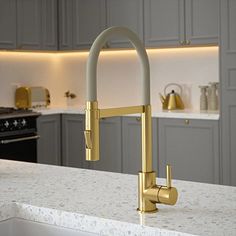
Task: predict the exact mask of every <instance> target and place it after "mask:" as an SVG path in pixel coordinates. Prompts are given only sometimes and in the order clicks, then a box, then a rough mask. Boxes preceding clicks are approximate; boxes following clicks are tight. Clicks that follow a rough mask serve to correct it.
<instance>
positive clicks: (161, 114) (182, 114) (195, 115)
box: [36, 107, 220, 120]
mask: <svg viewBox="0 0 236 236" xmlns="http://www.w3.org/2000/svg"><path fill="white" fill-rule="evenodd" d="M36 111H38V112H40V113H41V114H42V115H52V114H84V108H81V107H64V108H62V107H61V108H60V107H59V108H58V107H51V108H46V109H39V110H37V109H36ZM127 116H133V115H127ZM152 116H153V117H158V118H177V119H202V120H219V118H220V115H219V111H216V112H200V111H193V110H175V111H163V110H157V111H155V112H152Z"/></svg>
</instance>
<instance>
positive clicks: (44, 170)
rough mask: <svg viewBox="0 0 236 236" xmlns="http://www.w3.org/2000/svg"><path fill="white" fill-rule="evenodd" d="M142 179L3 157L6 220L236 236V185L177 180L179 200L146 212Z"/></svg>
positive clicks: (108, 231) (1, 208)
mask: <svg viewBox="0 0 236 236" xmlns="http://www.w3.org/2000/svg"><path fill="white" fill-rule="evenodd" d="M137 180H138V178H137V176H135V175H126V174H118V173H109V172H102V171H94V170H85V169H76V168H68V167H57V166H47V165H40V164H31V163H23V162H13V161H6V160H0V189H1V191H0V220H1V221H3V220H6V219H9V218H12V217H18V218H23V219H26V220H32V221H37V222H41V223H48V224H53V225H57V226H63V227H68V228H73V229H77V230H83V231H88V232H94V233H98V234H99V235H109V236H111V235H116V236H117V235H118V236H119V235H142V236H146V235H149V236H151V235H154V236H157V235H161V236H169V235H173V236H177V235H178V236H180V235H184V236H187V235H204V236H206V235H212V236H213V235H214V236H218V235H219V236H222V235H226V236H235V235H236V217H235V216H236V187H228V186H220V185H210V184H202V183H194V182H186V181H177V180H174V181H173V185H174V186H176V187H177V189H178V191H179V200H178V202H177V204H176V205H175V206H164V205H159V212H157V213H153V214H140V213H139V212H137V211H136V208H137V189H138V186H137ZM163 181H164V180H163V179H159V183H160V184H162V183H163Z"/></svg>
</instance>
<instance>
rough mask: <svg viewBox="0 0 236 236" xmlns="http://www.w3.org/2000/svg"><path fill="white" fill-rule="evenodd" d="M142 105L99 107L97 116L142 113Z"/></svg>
mask: <svg viewBox="0 0 236 236" xmlns="http://www.w3.org/2000/svg"><path fill="white" fill-rule="evenodd" d="M143 109H144V108H143V106H133V107H118V108H108V109H100V110H99V117H100V118H105V117H112V116H122V115H127V114H137V113H143Z"/></svg>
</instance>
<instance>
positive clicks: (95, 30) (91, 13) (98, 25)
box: [59, 0, 106, 50]
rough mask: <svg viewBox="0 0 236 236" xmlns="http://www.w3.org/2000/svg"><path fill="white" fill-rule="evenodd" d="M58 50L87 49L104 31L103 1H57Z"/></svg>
mask: <svg viewBox="0 0 236 236" xmlns="http://www.w3.org/2000/svg"><path fill="white" fill-rule="evenodd" d="M59 22H60V23H59V28H60V40H59V41H60V49H61V50H71V49H81V48H89V47H90V46H91V45H92V43H93V41H94V40H95V38H96V37H97V36H98V35H99V33H100V32H101V31H102V30H104V29H105V25H106V22H105V0H100V1H97V0H86V1H84V0H60V1H59Z"/></svg>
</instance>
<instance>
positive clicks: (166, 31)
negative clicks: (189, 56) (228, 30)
mask: <svg viewBox="0 0 236 236" xmlns="http://www.w3.org/2000/svg"><path fill="white" fill-rule="evenodd" d="M218 19H219V0H174V1H173V0H146V1H144V22H145V44H146V46H147V47H156V46H160V47H163V46H180V45H182V46H184V45H211V44H212V45H216V44H217V43H218V26H219V20H218Z"/></svg>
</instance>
